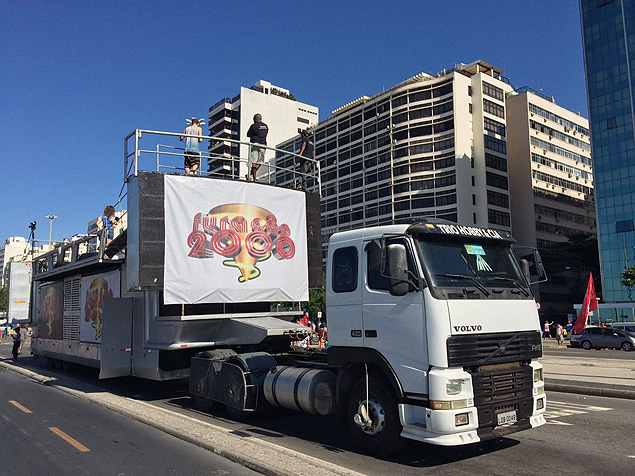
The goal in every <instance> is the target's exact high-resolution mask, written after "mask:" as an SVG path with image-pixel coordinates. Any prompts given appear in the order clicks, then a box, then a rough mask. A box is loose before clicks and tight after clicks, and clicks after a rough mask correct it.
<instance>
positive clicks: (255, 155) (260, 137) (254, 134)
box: [245, 114, 269, 182]
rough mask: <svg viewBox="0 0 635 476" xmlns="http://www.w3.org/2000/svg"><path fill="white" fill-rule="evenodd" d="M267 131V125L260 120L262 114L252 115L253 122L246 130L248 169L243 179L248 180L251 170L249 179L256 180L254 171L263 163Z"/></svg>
mask: <svg viewBox="0 0 635 476" xmlns="http://www.w3.org/2000/svg"><path fill="white" fill-rule="evenodd" d="M268 133H269V127H268V126H267V124H265V123H264V122H262V116H261V115H260V114H255V115H254V123H253V124H252V125H251V126H250V127H249V130H248V131H247V137H249V142H251V146H250V147H249V160H248V161H247V168H248V169H250V170H249V171H248V172H247V175H245V179H246V180H247V181H249V172H251V179H252V180H253V181H254V182H255V181H256V172H258V169H259V168H260V166H261V165H262V164H264V163H265V147H266V145H267V134H268Z"/></svg>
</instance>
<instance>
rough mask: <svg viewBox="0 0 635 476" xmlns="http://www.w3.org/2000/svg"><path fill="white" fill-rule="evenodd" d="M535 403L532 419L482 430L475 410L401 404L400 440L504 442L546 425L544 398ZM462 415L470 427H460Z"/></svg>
mask: <svg viewBox="0 0 635 476" xmlns="http://www.w3.org/2000/svg"><path fill="white" fill-rule="evenodd" d="M539 399H542V408H541V409H539V410H537V407H538V400H539ZM533 400H534V411H533V414H532V415H531V416H529V418H524V419H522V420H520V421H518V422H516V423H513V424H510V425H500V426H494V427H479V420H478V409H477V408H476V407H470V408H462V409H459V410H431V409H429V408H425V407H419V406H415V405H408V404H400V405H399V418H400V420H401V425H402V426H403V431H402V432H401V436H402V437H404V438H408V439H410V440H415V441H421V442H424V443H430V444H433V445H439V446H459V445H467V444H470V443H477V442H479V441H487V440H491V439H495V438H501V437H503V436H505V435H508V434H511V433H515V432H517V431H522V430H527V429H529V428H535V427H538V426H541V425H544V424H545V418H544V415H543V414H544V410H545V406H546V397H545V395H544V394H542V395H539V396H536V397H534V399H533ZM462 414H467V419H468V423H467V424H466V425H461V426H457V425H456V421H457V418H458V419H459V420H463V419H464V417H465V415H462ZM457 415H459V417H457Z"/></svg>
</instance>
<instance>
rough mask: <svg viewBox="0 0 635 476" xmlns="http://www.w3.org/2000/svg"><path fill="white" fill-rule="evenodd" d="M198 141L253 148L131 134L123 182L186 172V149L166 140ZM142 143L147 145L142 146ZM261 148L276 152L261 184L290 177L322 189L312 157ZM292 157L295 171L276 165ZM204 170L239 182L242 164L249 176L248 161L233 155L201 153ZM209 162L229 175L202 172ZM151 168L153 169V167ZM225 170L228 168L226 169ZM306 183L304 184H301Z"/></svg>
mask: <svg viewBox="0 0 635 476" xmlns="http://www.w3.org/2000/svg"><path fill="white" fill-rule="evenodd" d="M180 137H183V138H187V137H191V138H196V139H203V140H204V141H209V142H210V144H212V145H213V147H215V146H217V145H218V144H226V145H228V146H229V147H230V149H231V146H237V148H238V150H239V151H240V150H248V151H249V150H250V146H252V145H253V144H252V143H250V142H245V141H239V140H236V139H229V138H223V137H214V136H197V135H188V134H182V133H177V132H162V131H152V130H146V129H135V130H134V131H133V132H131V133H130V134H128V135H127V136H126V137H125V139H124V182H127V181H128V178H129V177H130V176H136V175H137V174H138V172H139V170H154V171H155V172H167V171H169V172H181V171H183V170H184V168H183V154H184V152H185V149H184V148H183V147H178V146H173V145H170V144H165V143H163V142H167V140H166V139H170V138H177V139H178V138H180ZM142 141H145V142H144V143H142ZM257 145H258V147H261V148H262V149H265V151H273V156H274V157H271V158H270V160H269V161H265V163H263V164H261V165H262V167H261V169H260V170H264V173H263V172H260V173H259V175H258V179H259V180H258V181H259V182H260V183H268V184H270V185H272V184H275V181H276V174H280V173H291V174H293V177H294V182H298V183H299V182H300V181H302V182H304V181H306V180H308V179H313V180H314V181H315V183H317V184H318V187H317V190H320V189H321V181H320V161H319V160H315V159H312V158H309V157H304V156H301V155H299V154H296V153H294V152H290V151H288V150H284V149H277V148H276V147H268V146H264V145H261V144H257ZM281 154H283V155H286V156H292V157H294V158H295V159H296V161H295V163H294V164H293V167H292V168H288V167H279V166H277V165H276V157H278V156H279V155H281ZM200 157H201V167H199V169H198V170H199V172H198V174H199V175H202V176H210V177H212V176H217V177H218V176H222V177H224V178H227V176H228V175H229V177H230V178H232V179H235V180H238V179H240V178H241V177H240V176H241V164H244V168H243V171H246V172H247V173H249V172H250V171H249V170H248V162H249V161H248V159H247V158H242V157H240V155H233V154H232V153H231V152H230V153H227V152H223V153H220V154H218V153H213V152H210V151H209V150H202V151H201V152H200ZM204 160H206V161H207V163H208V164H210V165H211V164H212V163H213V162H214V161H224V162H227V163H228V164H229V174H227V173H221V172H219V171H215V170H210V169H211V167H208V170H206V171H203V161H204ZM303 162H310V163H312V165H313V166H312V167H310V171H309V172H308V173H306V172H303V171H302V170H301V164H302V163H303ZM150 164H152V165H150ZM223 170H226V168H223ZM302 179H304V180H302Z"/></svg>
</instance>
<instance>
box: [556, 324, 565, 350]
mask: <svg viewBox="0 0 635 476" xmlns="http://www.w3.org/2000/svg"><path fill="white" fill-rule="evenodd" d="M563 331H564V329H563V328H562V325H560V324H558V326H557V327H556V341H557V342H558V345H562V344H563V343H564V338H563Z"/></svg>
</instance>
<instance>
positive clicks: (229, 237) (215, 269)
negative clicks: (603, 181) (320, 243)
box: [164, 175, 309, 304]
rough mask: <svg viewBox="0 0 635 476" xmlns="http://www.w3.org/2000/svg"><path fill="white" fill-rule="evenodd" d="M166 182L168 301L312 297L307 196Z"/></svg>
mask: <svg viewBox="0 0 635 476" xmlns="http://www.w3.org/2000/svg"><path fill="white" fill-rule="evenodd" d="M164 183H165V203H164V205H165V266H164V302H165V303H166V304H189V303H215V302H250V301H252V302H253V301H306V300H307V299H308V282H309V278H308V269H307V238H306V235H307V231H306V211H305V209H306V208H305V201H306V198H305V196H304V193H302V192H298V191H296V190H289V189H284V188H279V187H270V186H266V185H260V184H253V183H246V182H239V181H229V180H213V179H206V180H198V179H196V180H192V179H191V178H186V177H179V176H169V175H166V176H165V178H164Z"/></svg>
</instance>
